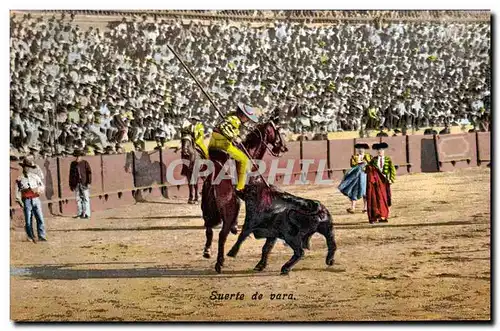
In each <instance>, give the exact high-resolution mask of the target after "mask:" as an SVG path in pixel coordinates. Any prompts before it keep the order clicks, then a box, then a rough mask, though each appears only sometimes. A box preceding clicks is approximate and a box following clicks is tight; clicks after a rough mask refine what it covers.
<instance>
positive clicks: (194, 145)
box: [181, 116, 208, 204]
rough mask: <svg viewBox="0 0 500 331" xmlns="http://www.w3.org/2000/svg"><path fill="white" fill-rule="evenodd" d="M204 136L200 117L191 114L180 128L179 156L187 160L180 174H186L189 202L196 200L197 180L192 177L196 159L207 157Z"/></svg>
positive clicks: (192, 202)
mask: <svg viewBox="0 0 500 331" xmlns="http://www.w3.org/2000/svg"><path fill="white" fill-rule="evenodd" d="M204 138H205V128H204V126H203V123H201V121H200V118H199V117H197V116H192V117H190V118H189V120H186V121H185V122H184V124H183V125H182V128H181V158H182V159H183V160H187V161H188V163H187V164H183V166H182V171H181V175H182V176H186V178H187V179H188V186H189V200H188V203H189V204H195V203H197V202H198V182H197V178H196V179H193V173H194V167H195V165H196V160H197V159H199V158H203V159H208V149H207V147H206V145H205V142H204V141H203V139H204Z"/></svg>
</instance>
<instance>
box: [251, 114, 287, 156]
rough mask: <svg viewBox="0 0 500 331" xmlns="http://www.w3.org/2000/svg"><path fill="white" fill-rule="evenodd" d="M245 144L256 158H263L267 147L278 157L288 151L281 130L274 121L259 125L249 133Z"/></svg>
mask: <svg viewBox="0 0 500 331" xmlns="http://www.w3.org/2000/svg"><path fill="white" fill-rule="evenodd" d="M243 144H244V145H245V148H246V149H247V150H248V152H249V154H250V156H252V158H254V159H262V157H264V154H265V152H266V149H267V150H268V151H269V153H271V154H272V155H273V156H276V157H280V156H282V155H283V154H284V153H286V152H287V151H288V148H287V147H286V143H285V139H283V136H282V133H281V130H280V128H279V127H278V126H276V125H275V124H274V123H273V121H269V122H266V123H263V124H259V125H257V126H256V128H255V129H254V130H253V131H251V132H250V133H249V134H248V135H247V137H246V139H245V141H244V143H243Z"/></svg>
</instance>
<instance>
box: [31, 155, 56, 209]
mask: <svg viewBox="0 0 500 331" xmlns="http://www.w3.org/2000/svg"><path fill="white" fill-rule="evenodd" d="M35 163H36V164H37V165H38V166H39V167H40V169H41V170H42V173H43V176H44V181H43V182H44V185H45V193H44V194H42V196H40V199H41V200H42V202H45V201H47V200H56V199H58V198H59V195H58V192H59V189H58V187H57V158H55V157H53V158H46V159H39V160H36V161H35ZM47 209H48V211H49V213H50V215H58V214H60V213H59V204H57V203H55V204H53V203H50V204H47ZM44 215H48V214H44Z"/></svg>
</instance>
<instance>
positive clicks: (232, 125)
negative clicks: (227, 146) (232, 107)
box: [215, 115, 241, 140]
mask: <svg viewBox="0 0 500 331" xmlns="http://www.w3.org/2000/svg"><path fill="white" fill-rule="evenodd" d="M240 126H241V120H240V119H239V118H238V116H236V115H228V116H226V118H225V119H224V121H223V122H222V123H221V124H219V125H218V126H217V128H216V129H215V131H216V132H219V133H220V134H222V135H223V136H224V137H226V138H228V139H229V140H233V139H234V138H236V137H237V136H239V134H240Z"/></svg>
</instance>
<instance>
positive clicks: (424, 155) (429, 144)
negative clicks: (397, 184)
mask: <svg viewBox="0 0 500 331" xmlns="http://www.w3.org/2000/svg"><path fill="white" fill-rule="evenodd" d="M408 145H409V146H408V147H409V153H410V163H411V164H412V166H411V172H412V173H417V172H437V171H438V164H437V158H436V147H435V145H434V137H433V136H421V135H418V136H408Z"/></svg>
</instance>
